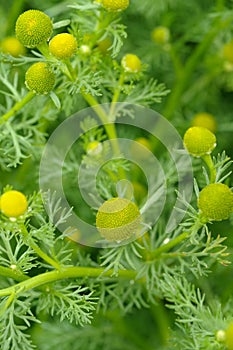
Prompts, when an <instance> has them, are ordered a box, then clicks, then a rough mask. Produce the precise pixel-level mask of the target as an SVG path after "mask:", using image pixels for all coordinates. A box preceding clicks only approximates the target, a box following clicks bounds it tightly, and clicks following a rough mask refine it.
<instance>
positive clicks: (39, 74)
mask: <svg viewBox="0 0 233 350" xmlns="http://www.w3.org/2000/svg"><path fill="white" fill-rule="evenodd" d="M25 84H26V86H27V88H28V89H29V90H31V91H33V92H34V93H36V94H38V95H44V94H48V93H49V92H50V91H51V90H52V89H53V86H54V84H55V74H54V73H53V72H52V71H51V70H50V68H49V66H48V64H47V63H44V62H38V63H34V64H33V65H32V66H31V67H29V68H28V70H27V72H26V75H25Z"/></svg>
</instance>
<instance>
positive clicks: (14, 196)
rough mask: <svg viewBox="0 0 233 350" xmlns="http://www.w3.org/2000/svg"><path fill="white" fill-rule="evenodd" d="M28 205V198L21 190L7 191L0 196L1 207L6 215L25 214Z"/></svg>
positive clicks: (16, 215)
mask: <svg viewBox="0 0 233 350" xmlns="http://www.w3.org/2000/svg"><path fill="white" fill-rule="evenodd" d="M27 207H28V202H27V198H26V197H25V195H24V194H23V193H21V192H19V191H14V190H12V191H7V192H5V193H3V194H2V196H1V197H0V209H1V211H2V213H3V214H4V215H6V216H9V217H15V218H16V217H18V216H20V215H23V214H24V213H25V212H26V210H27Z"/></svg>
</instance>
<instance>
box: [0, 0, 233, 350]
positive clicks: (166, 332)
mask: <svg viewBox="0 0 233 350" xmlns="http://www.w3.org/2000/svg"><path fill="white" fill-rule="evenodd" d="M91 3H92V2H91V1H84V0H83V1H81V0H80V1H78V0H77V1H69V0H68V1H59V2H57V1H55V0H54V1H53V0H48V1H46V2H45V1H43V2H42V1H36V0H34V1H22V0H18V1H16V0H15V1H8V2H5V3H2V4H1V5H0V21H1V33H0V40H3V39H4V38H5V37H6V36H9V35H14V24H15V21H16V19H17V17H18V15H19V14H20V13H21V12H22V11H24V10H27V9H31V8H35V9H39V10H41V11H45V12H46V13H47V14H48V15H49V16H50V17H51V18H53V19H54V22H55V23H56V22H59V21H63V20H67V19H69V20H71V23H72V25H71V26H67V27H66V26H65V27H64V28H63V27H61V28H58V29H56V30H55V32H56V33H58V32H61V31H63V30H64V29H65V30H66V29H67V28H69V30H70V31H71V32H72V33H73V34H74V35H75V36H76V37H77V38H80V41H81V42H82V40H83V34H85V29H86V31H87V32H88V30H89V29H90V28H92V30H93V21H95V19H96V18H94V17H93V18H92V16H91V11H90V12H88V13H87V11H86V8H85V6H88V5H87V4H91ZM80 4H81V5H82V6H83V14H82V10H80V9H79V8H78V6H79V5H80ZM68 5H73V8H70V7H68ZM119 18H120V21H119V24H120V26H119V27H117V25H116V24H117V23H115V26H113V27H110V26H109V28H110V29H109V28H108V30H109V33H112V34H113V38H116V39H118V41H117V40H116V42H115V45H114V47H113V50H112V52H111V53H113V57H111V56H110V54H107V55H106V56H104V58H103V57H102V56H98V55H99V53H98V50H97V49H96V51H95V54H93V57H92V58H91V60H90V62H91V63H90V66H91V67H93V66H95V65H96V66H97V67H98V69H97V71H96V72H95V74H93V71H92V70H91V69H89V68H88V67H87V68H86V69H83V71H82V69H81V73H80V75H81V77H80V81H82V82H84V83H83V84H84V85H82V84H81V83H80V81H79V82H78V83H77V84H73V83H71V82H67V80H65V78H64V77H63V75H62V74H60V75H59V74H58V82H57V85H56V88H55V92H56V96H55V97H54V96H53V98H52V99H51V98H50V97H48V96H37V97H36V98H35V99H34V100H33V101H32V102H30V103H29V104H28V105H26V106H24V108H23V110H22V112H20V115H19V116H17V117H16V120H13V121H12V123H8V124H7V125H4V124H0V133H1V134H0V152H1V153H0V166H1V170H0V188H1V190H2V191H3V189H4V188H5V186H7V185H10V186H12V187H13V188H16V189H18V190H20V191H22V192H24V193H25V194H27V195H28V197H29V200H30V203H31V207H32V213H31V214H30V216H29V217H25V218H22V220H19V221H17V222H9V220H7V219H6V218H4V217H2V218H1V227H0V233H1V245H0V254H1V256H0V265H1V266H3V267H4V268H9V266H12V264H15V265H16V266H17V272H16V274H15V273H14V272H12V271H11V272H12V274H10V271H9V270H4V268H3V269H2V270H1V271H0V272H1V276H0V286H1V288H2V289H3V290H4V288H13V287H12V286H14V284H15V283H16V281H18V282H20V281H22V280H24V277H25V276H24V275H27V276H28V277H29V278H33V277H35V276H39V275H40V274H43V273H47V272H48V271H50V272H52V271H53V267H54V266H51V265H49V264H48V261H47V262H44V261H42V259H40V258H38V256H37V255H36V253H35V251H34V250H33V248H32V246H33V244H34V243H35V242H36V244H37V245H38V246H39V247H40V248H41V249H42V250H44V251H46V253H47V254H48V256H50V257H52V258H53V259H54V261H55V262H57V263H58V264H60V265H61V266H63V267H64V268H65V269H66V268H67V269H68V268H70V267H72V266H76V267H77V268H78V267H81V268H87V269H89V268H90V269H95V268H97V269H100V270H99V272H102V273H103V272H107V274H106V275H105V274H104V273H103V274H102V275H101V276H99V275H98V274H97V273H96V275H93V276H92V275H91V273H92V272H91V271H92V270H84V272H85V271H87V275H86V276H85V274H83V275H82V276H81V277H80V276H76V277H74V278H72V279H59V280H57V281H55V282H48V283H47V284H46V283H44V284H43V285H41V286H40V287H38V288H33V289H27V288H26V290H25V291H24V290H22V294H20V296H19V297H17V298H15V299H14V293H10V296H9V298H8V297H7V296H6V295H4V294H1V291H0V296H1V297H3V298H2V301H1V304H0V307H1V308H0V316H1V323H0V326H1V333H0V340H1V341H0V347H1V349H3V350H8V349H12V350H16V349H17V350H19V349H24V350H29V349H33V346H34V347H35V348H37V349H39V350H47V349H50V350H53V349H56V348H58V347H59V348H62V349H63V348H64V349H67V350H69V349H72V350H79V349H83V348H86V349H88V350H98V349H104V350H105V349H106V350H108V349H111V350H119V349H125V350H128V349H129V350H131V349H132V350H139V349H148V350H150V349H161V350H162V349H180V350H181V349H187V350H191V349H213V350H214V349H226V347H225V345H224V343H221V342H219V341H218V339H217V338H216V332H217V331H218V330H220V329H226V328H227V327H228V325H229V323H230V322H232V320H233V315H232V304H233V303H232V291H233V278H232V277H233V272H232V255H231V254H232V251H233V228H232V222H233V219H232V218H230V219H229V220H227V221H223V222H220V223H212V224H209V225H207V227H202V228H201V229H200V231H199V232H198V233H197V232H194V233H193V235H192V237H191V239H189V240H187V241H184V242H181V243H180V244H178V245H177V246H174V247H172V250H171V251H170V255H167V256H166V257H165V256H163V257H161V254H160V252H159V250H158V249H159V248H160V247H161V245H162V242H163V240H164V239H165V238H166V236H164V232H163V229H164V227H165V222H166V212H165V213H164V217H162V218H161V220H160V222H159V224H158V225H156V227H153V228H152V229H151V230H150V232H149V239H148V238H147V237H144V238H143V239H142V241H140V242H138V241H137V242H134V243H132V244H130V245H127V246H123V247H120V248H119V249H116V248H114V249H109V250H108V249H107V250H97V249H91V248H85V247H82V246H79V245H78V244H76V243H74V242H67V240H65V238H64V237H61V236H60V235H59V233H58V232H57V231H56V228H55V227H54V226H53V225H52V224H51V223H50V222H49V220H48V218H47V216H46V214H45V213H44V210H43V206H42V202H41V198H40V195H39V194H38V190H39V185H38V166H39V161H40V157H41V152H42V149H43V146H44V144H45V143H46V140H47V138H48V136H49V135H50V134H51V132H52V131H53V130H54V129H55V128H56V126H57V125H59V124H60V123H61V122H62V121H63V120H65V118H66V117H69V116H70V115H72V114H73V113H74V112H76V111H77V110H81V109H83V108H85V107H87V106H88V103H87V99H85V98H84V97H83V96H82V94H81V93H80V91H82V88H83V86H84V87H85V89H86V92H87V93H89V94H90V95H91V96H94V97H95V98H96V99H97V100H98V101H99V102H100V103H104V102H111V98H112V90H114V88H116V86H117V83H118V78H119V72H120V68H119V67H120V61H121V58H122V57H123V56H124V54H126V53H129V52H131V53H134V54H136V55H138V57H140V59H141V61H142V62H143V65H144V66H143V67H144V71H145V73H143V74H142V75H140V74H139V75H138V76H137V77H136V78H134V79H132V80H130V84H129V85H130V87H131V86H132V87H133V88H132V90H130V87H129V86H126V85H127V84H126V85H125V86H124V87H123V88H122V90H121V91H120V97H119V101H130V102H133V103H138V104H140V105H144V106H146V107H150V108H152V109H155V110H156V111H158V112H160V113H161V114H162V115H164V116H165V117H166V118H167V119H168V120H169V121H170V122H171V123H172V124H173V125H174V126H175V128H176V129H177V130H178V131H179V133H180V135H181V136H183V134H184V132H185V130H186V129H187V128H188V127H189V126H190V125H191V121H192V118H193V116H194V115H195V114H196V113H198V112H202V111H205V112H209V113H211V114H213V115H214V117H215V118H216V121H217V125H218V127H217V133H216V137H217V143H218V144H217V148H216V150H215V151H214V156H215V166H216V168H217V169H218V170H219V171H220V170H221V169H222V170H226V172H225V173H227V172H228V171H230V170H231V168H230V167H231V163H230V162H229V159H228V158H226V156H225V153H226V154H227V156H229V157H230V158H232V157H233V148H232V131H233V123H232V117H233V115H232V101H233V63H231V67H230V68H229V65H228V68H229V69H228V70H226V62H225V61H224V57H223V54H222V49H223V46H224V44H225V43H227V42H229V41H230V40H232V38H233V25H232V24H233V1H232V0H228V1H227V0H225V1H224V0H216V1H213V0H205V1H202V0H190V1H186V2H184V1H183V0H177V1H172V0H156V1H154V0H144V1H141V0H133V1H131V2H130V6H129V8H128V9H127V10H126V11H125V12H124V13H122V14H119ZM161 25H162V26H166V27H168V28H169V30H170V33H171V40H170V43H169V44H166V45H158V44H156V43H155V42H153V40H152V37H151V33H152V31H153V29H154V28H155V27H157V26H161ZM124 26H125V28H124ZM125 33H127V38H126V37H125ZM121 41H122V42H121ZM121 44H122V46H121ZM114 53H115V55H114ZM37 54H38V52H37ZM232 55H233V53H232ZM36 60H41V56H40V57H39V56H36V55H35V54H33V53H32V52H30V51H29V50H28V52H27V57H26V58H12V57H9V56H8V55H4V54H1V58H0V84H1V85H0V86H1V87H0V90H1V95H0V112H1V114H2V115H3V114H4V113H6V112H7V111H8V110H9V109H10V108H11V107H12V106H13V104H14V102H15V101H17V100H20V99H21V98H22V97H23V96H24V95H25V94H26V87H25V85H24V75H25V72H26V70H27V68H28V67H29V66H30V65H31V64H32V63H33V62H35V61H36ZM84 61H85V59H84ZM79 64H80V65H81V66H80V67H79V68H83V66H82V63H77V65H79ZM53 69H54V70H55V71H56V69H58V67H57V66H56V65H54V66H53ZM151 79H152V80H151ZM149 82H150V83H149ZM163 84H164V85H163ZM168 90H169V92H168ZM67 91H69V92H70V93H69V94H67ZM132 91H133V92H132ZM72 94H73V96H75V98H73V96H72ZM60 104H61V105H60ZM41 115H42V117H41ZM17 118H18V119H17ZM0 120H1V119H0ZM86 123H87V125H86V127H88V125H89V123H90V121H88V120H87V121H86ZM83 127H84V129H85V125H84V126H83ZM118 132H119V134H121V133H122V135H123V136H127V137H130V138H132V139H134V138H135V137H138V136H145V135H143V134H139V133H138V131H135V130H134V129H133V128H132V129H129V130H126V131H125V130H123V131H122V130H121V129H119V130H118ZM92 138H94V139H95V138H96V139H97V140H98V141H102V140H103V139H105V138H106V133H105V132H104V131H103V130H101V131H99V130H98V131H97V130H95V131H93V134H91V135H88V136H86V138H85V137H84V138H83V140H82V147H81V150H80V153H78V154H75V155H73V154H71V155H70V159H68V162H67V169H66V171H67V183H66V185H65V186H67V188H66V193H67V196H68V197H69V199H70V201H71V202H72V203H74V205H75V204H76V203H80V201H81V198H80V195H79V194H77V192H75V193H74V188H75V186H76V182H75V180H74V174H75V173H76V171H77V167H75V164H79V163H80V161H81V160H82V159H83V158H84V157H85V155H86V145H87V144H88V142H89V141H90V140H91V139H92ZM12 139H13V140H15V143H13V144H12ZM151 142H152V143H153V142H154V140H151ZM6 150H7V151H6ZM224 151H225V153H223V152H224ZM218 154H222V156H218ZM86 161H87V162H88V161H90V159H86ZM161 162H163V164H164V167H165V169H167V171H169V168H170V164H169V161H168V159H167V158H166V154H163V153H162V156H161ZM225 164H228V165H229V169H225V168H224V166H225ZM193 166H194V171H195V177H196V178H197V182H198V184H199V187H200V188H201V187H203V186H204V185H205V184H206V183H205V180H206V178H205V173H206V172H204V174H203V163H202V162H201V161H200V159H198V160H194V161H193ZM118 167H121V168H123V169H124V170H125V171H126V172H127V171H128V164H125V163H124V162H123V163H120V164H119V165H111V164H110V165H109V169H110V170H111V171H112V172H113V173H114V174H117V171H118ZM109 169H108V170H109ZM131 170H132V169H131ZM133 174H134V173H133ZM135 174H136V175H133V176H135V179H136V180H138V179H139V178H141V174H140V173H139V174H138V173H137V171H135ZM135 179H134V178H133V180H135ZM176 180H177V179H176V177H175V176H173V177H171V178H170V186H171V188H170V189H171V192H173V191H175V189H176ZM99 181H100V191H101V188H107V195H111V190H112V187H111V186H110V185H109V178H108V177H105V176H104V175H103V177H100V180H99ZM224 182H225V183H227V184H228V185H229V186H230V187H231V184H232V175H231V173H229V174H228V176H227V178H226V179H225V181H224ZM105 195H106V193H104V194H103V197H104V196H105ZM107 195H106V197H107ZM77 198H78V199H77ZM48 201H50V203H51V212H52V213H53V215H54V216H55V215H57V214H58V215H61V212H59V208H56V205H55V203H53V200H52V198H48ZM63 214H64V213H63ZM79 214H80V215H81V216H82V215H83V216H84V217H85V218H86V219H87V220H89V221H90V222H93V220H94V215H95V213H93V212H90V211H89V210H88V208H87V207H86V206H85V204H84V203H82V206H80V213H79ZM61 216H62V215H61ZM64 216H65V215H64ZM197 216H198V213H197V208H196V197H195V193H194V198H193V202H192V207H191V208H189V210H188V215H187V217H186V219H185V221H184V223H183V224H184V225H183V226H182V225H181V226H179V227H177V229H176V230H175V231H174V232H173V233H172V236H171V238H172V239H176V238H177V237H178V236H179V235H180V234H182V232H183V230H190V231H191V232H192V225H193V223H194V222H195V218H196V217H197ZM62 219H64V220H65V217H64V218H61V220H62ZM24 220H26V221H25V222H24ZM185 225H186V226H185ZM25 226H27V227H26V228H27V229H28V233H25V232H24V233H25V234H24V235H22V236H19V235H18V233H19V231H20V230H21V231H23V230H24V229H25ZM224 237H226V241H225V240H224V239H225V238H224ZM225 245H226V247H227V248H225ZM16 247H17V249H18V250H17V249H16ZM225 249H226V250H225ZM145 252H146V253H145ZM144 253H145V254H144ZM226 253H227V254H228V253H229V256H225V254H226ZM143 254H144V255H146V254H148V256H149V258H148V257H145V256H144V255H143ZM168 254H169V252H168ZM172 254H173V255H172ZM182 254H183V255H182ZM226 260H228V262H230V264H228V262H226ZM122 270H123V271H124V270H126V271H129V275H128V278H125V277H124V276H123V273H122ZM4 271H5V272H4ZM66 271H68V270H66ZM80 271H81V270H80ZM4 273H5V275H4ZM89 276H91V277H90V278H89ZM92 277H94V278H92ZM138 280H139V282H138ZM140 280H142V281H143V282H140ZM11 298H13V299H14V300H13V301H12V300H10V299H11ZM30 337H31V338H30ZM9 339H11V340H9ZM30 339H32V342H31V340H30ZM33 344H34V345H33Z"/></svg>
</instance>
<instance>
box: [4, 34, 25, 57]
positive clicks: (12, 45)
mask: <svg viewBox="0 0 233 350" xmlns="http://www.w3.org/2000/svg"><path fill="white" fill-rule="evenodd" d="M0 49H1V51H2V52H4V53H6V54H9V55H11V56H13V57H19V56H23V55H25V53H26V49H25V47H24V46H23V45H22V44H21V42H20V41H19V40H18V39H17V38H15V37H13V36H8V37H6V38H5V39H3V41H2V42H1V45H0Z"/></svg>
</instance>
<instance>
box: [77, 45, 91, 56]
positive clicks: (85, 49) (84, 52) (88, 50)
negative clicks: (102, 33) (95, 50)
mask: <svg viewBox="0 0 233 350" xmlns="http://www.w3.org/2000/svg"><path fill="white" fill-rule="evenodd" d="M79 52H80V53H81V54H82V55H84V56H89V55H90V54H91V48H90V46H89V45H81V46H80V47H79Z"/></svg>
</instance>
